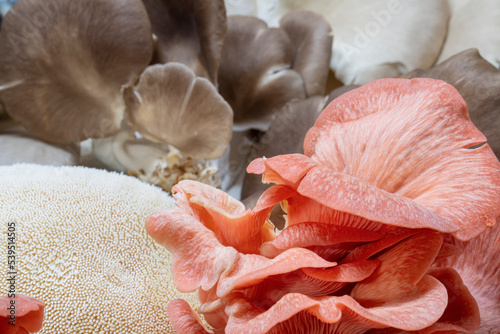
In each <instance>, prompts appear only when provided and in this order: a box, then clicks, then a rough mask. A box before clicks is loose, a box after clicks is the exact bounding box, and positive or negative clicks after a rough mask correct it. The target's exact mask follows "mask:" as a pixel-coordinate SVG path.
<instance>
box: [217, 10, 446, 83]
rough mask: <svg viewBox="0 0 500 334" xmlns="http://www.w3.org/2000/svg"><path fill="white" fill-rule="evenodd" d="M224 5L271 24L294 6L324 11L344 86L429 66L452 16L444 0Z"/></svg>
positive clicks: (333, 65)
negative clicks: (332, 36)
mask: <svg viewBox="0 0 500 334" xmlns="http://www.w3.org/2000/svg"><path fill="white" fill-rule="evenodd" d="M226 4H227V7H228V13H229V14H231V13H232V12H242V11H243V12H244V11H246V12H247V13H248V14H247V15H255V16H257V17H259V18H261V19H263V20H265V21H266V22H267V23H268V24H269V25H270V26H276V25H277V23H278V21H279V20H280V18H281V17H283V16H284V15H286V13H289V12H292V11H294V10H299V9H307V10H310V11H313V12H315V13H318V14H321V15H324V16H325V18H326V20H327V21H328V23H329V24H330V25H331V26H332V29H333V32H334V35H335V39H334V42H333V45H332V58H331V62H330V66H331V69H332V70H333V71H334V72H335V75H336V77H337V78H338V79H339V80H340V81H342V82H343V83H344V84H346V85H350V84H363V83H367V82H369V81H372V80H375V79H379V78H383V77H398V76H399V75H401V74H403V73H405V72H407V71H410V70H412V69H414V68H417V67H421V68H428V67H430V66H432V65H433V64H434V62H435V61H436V59H437V58H438V56H439V52H440V49H441V46H442V44H443V42H444V40H445V37H446V31H447V21H448V18H449V15H450V13H449V8H448V2H447V0H437V1H436V0H424V1H421V0H401V1H399V0H382V1H364V0H339V1H329V0H306V1H294V0H279V1H261V0H242V1H234V0H226ZM424 26H425V28H424Z"/></svg>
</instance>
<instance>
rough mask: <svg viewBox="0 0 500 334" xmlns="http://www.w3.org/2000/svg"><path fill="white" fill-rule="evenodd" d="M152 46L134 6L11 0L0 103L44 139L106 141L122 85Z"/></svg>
mask: <svg viewBox="0 0 500 334" xmlns="http://www.w3.org/2000/svg"><path fill="white" fill-rule="evenodd" d="M89 8H90V9H91V10H89ZM96 13H98V14H96ZM152 43H153V42H152V34H151V26H150V23H149V20H148V16H147V13H146V10H145V8H144V6H143V4H142V3H141V2H140V1H139V0H123V1H119V2H116V1H110V0H79V1H66V0H47V1H38V0H23V1H19V2H17V3H16V4H15V5H14V7H13V9H12V10H11V11H9V13H8V14H7V15H6V17H5V20H4V21H3V23H2V30H1V33H0V49H1V50H2V52H1V53H0V86H3V90H1V91H0V99H1V100H2V102H3V103H4V106H5V109H6V111H7V113H8V114H9V115H10V116H11V117H12V118H13V119H15V120H16V121H18V122H20V123H21V124H22V125H23V126H24V127H25V128H26V129H27V130H28V132H29V133H31V134H32V135H35V136H37V137H40V138H42V139H44V140H46V141H50V142H56V143H69V142H75V141H80V140H83V139H86V138H97V137H103V136H109V135H112V134H114V133H116V132H117V131H118V130H119V128H120V123H121V120H122V118H123V112H124V101H123V96H122V86H124V85H130V84H133V83H134V82H135V81H136V80H137V78H138V77H139V74H140V73H141V72H142V70H143V69H144V68H146V66H147V65H148V63H149V62H150V60H151V57H152V52H153V46H152Z"/></svg>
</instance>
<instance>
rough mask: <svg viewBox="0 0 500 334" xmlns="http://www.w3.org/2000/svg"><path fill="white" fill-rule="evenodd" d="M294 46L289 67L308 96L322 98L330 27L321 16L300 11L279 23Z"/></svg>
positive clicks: (328, 53) (329, 46)
mask: <svg viewBox="0 0 500 334" xmlns="http://www.w3.org/2000/svg"><path fill="white" fill-rule="evenodd" d="M280 28H282V29H284V30H285V31H286V32H287V34H288V36H289V37H290V40H291V41H292V44H293V49H294V59H293V63H292V68H293V69H294V70H295V71H297V72H298V73H299V74H300V76H301V77H302V79H303V80H304V86H305V89H306V94H307V96H314V95H323V94H324V93H325V86H326V81H327V79H328V68H329V64H330V57H331V54H332V42H333V36H332V28H331V27H330V25H329V24H328V22H327V21H326V20H325V19H324V18H323V16H321V15H319V14H316V13H313V12H309V11H305V10H301V11H294V12H290V13H288V14H287V15H285V16H284V17H283V18H282V19H281V20H280Z"/></svg>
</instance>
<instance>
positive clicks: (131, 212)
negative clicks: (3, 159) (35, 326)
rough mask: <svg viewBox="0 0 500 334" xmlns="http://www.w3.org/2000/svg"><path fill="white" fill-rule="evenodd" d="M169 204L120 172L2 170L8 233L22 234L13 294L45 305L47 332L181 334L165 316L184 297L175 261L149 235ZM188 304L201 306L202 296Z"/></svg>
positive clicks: (1, 204) (0, 289)
mask: <svg viewBox="0 0 500 334" xmlns="http://www.w3.org/2000/svg"><path fill="white" fill-rule="evenodd" d="M172 204H173V201H172V199H171V197H170V196H168V195H167V193H165V192H163V191H161V190H160V189H159V188H157V187H154V186H151V185H147V184H145V183H143V182H141V181H139V180H137V179H135V178H132V177H128V176H124V175H120V174H116V173H110V172H106V171H102V170H96V169H89V168H84V167H47V166H40V165H15V166H10V167H0V217H2V224H1V226H2V228H3V229H4V230H5V229H6V228H7V223H8V222H13V223H15V229H16V240H15V242H16V252H17V253H16V257H17V260H18V261H17V262H16V271H17V272H18V275H17V277H16V288H17V290H16V291H17V293H22V294H26V295H29V296H31V297H34V298H37V299H39V300H40V301H42V302H44V303H45V305H46V307H45V321H44V325H43V329H42V331H41V332H40V333H42V334H48V333H50V334H53V333H79V334H84V333H137V334H143V333H148V334H155V333H158V334H159V333H174V331H173V328H172V327H171V326H170V323H169V319H168V317H167V315H166V312H165V310H166V306H167V303H168V302H169V301H170V300H172V299H174V298H179V297H180V296H181V295H182V294H180V293H178V292H176V289H175V288H174V285H173V281H172V276H171V273H170V254H169V253H168V252H167V251H166V250H165V249H164V248H163V247H161V246H159V245H157V244H156V242H155V241H154V240H153V239H152V238H151V237H149V236H148V234H147V233H146V230H145V227H144V222H145V220H146V218H147V217H148V216H149V215H150V214H151V213H153V212H156V211H158V210H161V209H165V208H168V207H171V206H172ZM11 225H12V224H11ZM2 242H3V243H6V242H7V240H6V239H4V240H2ZM4 246H5V247H3V248H5V249H6V248H7V247H6V245H5V244H4ZM0 254H1V255H0V261H2V263H7V258H6V256H7V252H1V253H0ZM6 292H7V286H6V285H5V284H2V285H0V295H4V294H6ZM183 298H188V299H189V301H190V303H191V304H193V306H195V307H196V300H197V298H196V295H195V294H189V295H183Z"/></svg>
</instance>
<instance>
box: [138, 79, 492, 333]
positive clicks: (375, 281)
mask: <svg viewBox="0 0 500 334" xmlns="http://www.w3.org/2000/svg"><path fill="white" fill-rule="evenodd" d="M484 139H485V138H484V136H483V135H482V134H481V133H480V132H479V131H478V130H477V129H476V128H475V127H474V125H473V124H472V122H471V121H470V119H469V118H468V114H467V108H466V106H465V103H464V101H463V99H462V98H461V97H460V95H459V94H458V92H457V91H456V90H455V89H454V88H453V87H452V86H450V85H448V84H446V83H444V82H442V81H438V80H432V79H414V80H404V79H385V80H379V81H376V82H373V83H370V84H368V85H365V86H363V87H361V88H359V89H356V90H354V91H352V92H350V93H347V94H344V95H342V96H341V97H340V98H338V99H336V100H334V101H333V102H332V103H331V104H330V105H329V106H328V107H327V108H326V109H325V110H324V111H323V113H322V114H321V115H320V117H319V118H318V120H317V121H316V123H315V125H314V126H313V128H311V130H310V131H309V132H308V134H307V136H306V139H305V142H304V152H305V155H302V154H288V155H282V156H277V157H273V158H268V159H257V160H255V161H254V162H252V163H251V164H250V166H249V167H248V170H249V171H250V172H253V173H257V174H264V176H263V179H264V181H266V182H274V183H278V184H277V185H275V186H273V187H271V188H269V189H267V190H266V191H265V192H264V193H263V194H262V195H261V197H260V198H259V200H258V201H257V204H256V206H255V208H254V209H253V210H250V209H247V210H245V207H244V205H243V204H242V203H240V202H238V201H236V200H234V199H233V198H231V197H229V196H228V195H227V194H225V193H223V192H221V191H220V190H216V189H213V188H211V187H209V186H206V185H202V184H199V183H196V182H192V181H182V182H180V183H179V184H178V185H176V186H175V187H174V189H173V190H174V192H175V194H174V198H175V200H176V207H175V208H173V209H170V210H163V211H160V212H158V213H155V214H153V215H152V216H151V217H150V218H149V219H148V220H147V221H146V229H147V231H148V233H149V234H150V235H151V236H152V237H153V238H154V239H155V240H156V241H158V242H159V243H160V244H162V245H163V246H165V247H166V248H167V249H168V250H169V251H171V252H172V256H173V260H172V273H173V277H174V280H175V284H176V286H177V288H178V289H179V290H180V291H194V290H198V294H199V296H200V301H201V303H202V305H201V306H200V308H199V309H198V311H199V312H201V313H202V314H204V316H205V320H206V321H207V322H208V323H209V324H210V325H211V326H212V329H213V332H214V333H241V332H245V333H255V334H258V333H288V332H295V331H301V332H304V333H318V334H319V333H365V332H370V333H372V332H374V333H392V332H400V331H410V332H414V331H422V333H435V332H466V333H472V332H474V331H475V330H477V329H478V328H479V326H480V317H479V309H478V305H477V303H476V301H475V300H474V297H473V296H472V295H471V293H470V292H469V290H468V288H467V286H465V285H464V282H463V281H462V279H461V278H460V275H459V274H458V273H457V271H456V270H455V269H453V268H451V267H436V263H437V262H439V261H440V260H443V259H446V258H447V257H449V256H451V255H454V254H456V247H454V245H453V242H451V241H450V239H452V238H453V237H452V236H451V235H449V233H454V234H455V235H456V236H457V237H459V238H461V239H463V240H467V239H471V238H473V237H474V236H476V235H477V234H478V233H480V232H481V231H483V230H485V229H486V226H487V225H493V224H494V223H495V220H496V219H497V218H498V217H499V216H500V204H499V203H498V201H497V199H498V198H499V195H500V193H499V192H500V187H499V185H500V163H499V162H498V160H496V158H495V156H494V154H493V152H491V150H490V149H489V147H488V146H487V145H486V144H484V145H483V146H481V147H479V148H473V146H475V145H477V144H479V143H482V142H483V141H484ZM470 170H474V171H475V173H470ZM278 203H281V204H282V206H283V209H284V211H285V212H286V214H287V225H286V226H285V228H284V229H283V230H282V231H280V232H277V231H275V230H274V229H273V225H272V224H271V223H270V222H269V221H268V217H269V212H270V210H271V209H272V208H273V207H274V206H275V205H276V204H278ZM447 233H448V235H446V234H447ZM180 240H182V242H180ZM186 242H188V243H189V244H192V245H193V246H190V247H188V246H186ZM186 264H189V265H186ZM168 312H169V314H170V315H171V316H176V317H179V318H178V319H177V320H176V321H175V322H174V323H173V325H174V326H175V328H176V329H177V330H178V331H180V332H181V333H190V332H192V331H197V332H200V333H210V331H208V330H207V329H205V328H204V327H203V325H202V323H201V321H200V319H199V318H198V317H197V316H196V314H194V312H193V311H192V310H190V308H189V307H188V305H186V303H185V302H182V301H180V300H175V301H173V302H171V303H170V304H169V308H168ZM180 319H182V320H180Z"/></svg>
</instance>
